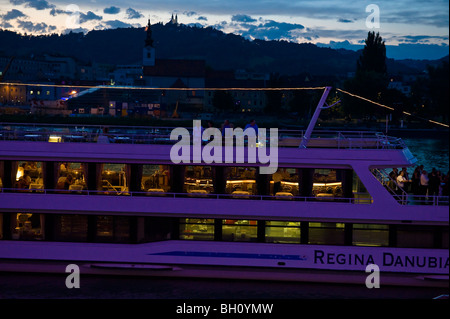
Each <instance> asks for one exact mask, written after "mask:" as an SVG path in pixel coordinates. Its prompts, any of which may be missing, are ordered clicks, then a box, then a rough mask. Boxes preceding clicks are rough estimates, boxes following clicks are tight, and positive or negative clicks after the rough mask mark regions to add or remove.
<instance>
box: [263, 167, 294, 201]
mask: <svg viewBox="0 0 450 319" xmlns="http://www.w3.org/2000/svg"><path fill="white" fill-rule="evenodd" d="M270 194H272V195H277V196H298V195H299V174H298V170H297V169H295V168H279V169H278V170H277V172H275V173H274V174H272V180H271V181H270Z"/></svg>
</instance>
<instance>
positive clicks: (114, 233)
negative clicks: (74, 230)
mask: <svg viewBox="0 0 450 319" xmlns="http://www.w3.org/2000/svg"><path fill="white" fill-rule="evenodd" d="M129 238H130V220H129V218H128V217H126V216H96V241H98V242H116V243H126V242H128V241H129Z"/></svg>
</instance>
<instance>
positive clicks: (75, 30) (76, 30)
mask: <svg viewBox="0 0 450 319" xmlns="http://www.w3.org/2000/svg"><path fill="white" fill-rule="evenodd" d="M87 32H88V29H84V28H76V29H65V30H64V31H63V34H69V33H84V34H86V33H87Z"/></svg>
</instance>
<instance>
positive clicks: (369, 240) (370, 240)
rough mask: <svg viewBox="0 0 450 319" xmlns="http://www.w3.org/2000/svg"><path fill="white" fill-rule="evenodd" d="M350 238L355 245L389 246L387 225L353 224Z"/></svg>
mask: <svg viewBox="0 0 450 319" xmlns="http://www.w3.org/2000/svg"><path fill="white" fill-rule="evenodd" d="M352 238H353V245H356V246H389V226H388V225H377V224H353V235H352Z"/></svg>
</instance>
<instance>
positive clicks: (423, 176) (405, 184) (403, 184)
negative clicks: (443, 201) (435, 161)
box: [389, 165, 449, 196]
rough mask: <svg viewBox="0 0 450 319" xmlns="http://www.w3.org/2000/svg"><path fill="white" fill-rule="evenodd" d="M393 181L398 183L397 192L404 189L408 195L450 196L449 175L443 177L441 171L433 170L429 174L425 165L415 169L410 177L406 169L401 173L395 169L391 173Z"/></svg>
mask: <svg viewBox="0 0 450 319" xmlns="http://www.w3.org/2000/svg"><path fill="white" fill-rule="evenodd" d="M389 177H390V178H391V180H393V181H395V182H396V186H398V187H396V190H400V189H403V190H404V191H406V192H407V193H413V194H414V195H420V196H449V187H448V180H449V173H447V174H446V175H443V174H442V173H441V172H440V171H439V170H437V169H436V168H433V169H432V170H431V172H430V173H428V172H427V171H426V170H425V169H424V166H423V165H419V166H417V167H416V168H415V169H414V172H413V174H412V176H411V177H410V176H409V173H408V171H407V170H406V167H403V168H402V170H401V171H400V172H399V171H398V169H397V168H393V169H392V171H391V172H390V173H389Z"/></svg>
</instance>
